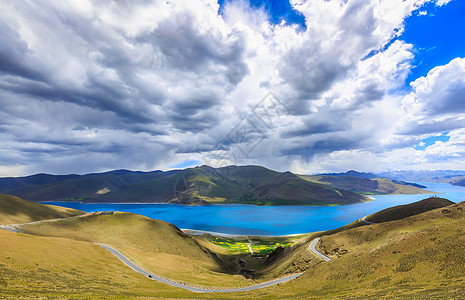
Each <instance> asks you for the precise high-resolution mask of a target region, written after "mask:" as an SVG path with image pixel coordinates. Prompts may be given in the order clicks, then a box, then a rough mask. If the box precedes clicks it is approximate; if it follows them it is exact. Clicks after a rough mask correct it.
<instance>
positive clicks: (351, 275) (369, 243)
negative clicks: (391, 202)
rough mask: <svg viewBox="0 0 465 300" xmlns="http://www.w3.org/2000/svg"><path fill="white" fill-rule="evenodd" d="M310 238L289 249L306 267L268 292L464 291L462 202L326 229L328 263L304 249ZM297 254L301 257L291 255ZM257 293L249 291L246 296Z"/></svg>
mask: <svg viewBox="0 0 465 300" xmlns="http://www.w3.org/2000/svg"><path fill="white" fill-rule="evenodd" d="M315 236H316V235H315ZM312 239H313V237H310V239H309V240H308V243H306V244H304V245H302V246H301V247H300V248H298V251H294V252H291V253H290V255H292V256H294V264H300V265H301V266H306V267H309V268H308V269H307V271H306V272H305V274H304V275H302V276H301V277H299V278H298V279H296V280H294V281H292V282H289V283H288V284H286V285H283V286H282V287H281V288H279V289H278V288H271V289H269V290H268V291H267V293H266V296H267V297H272V296H278V295H279V296H280V297H284V298H287V297H289V298H291V297H296V298H309V299H312V298H356V299H357V298H368V299H371V298H376V297H385V298H391V299H392V298H396V297H400V298H414V297H416V299H430V298H433V297H436V298H447V299H453V298H455V299H462V298H463V297H464V296H465V203H463V202H462V203H460V204H454V205H451V206H447V207H443V208H439V209H435V210H432V211H429V212H426V213H423V214H419V215H415V216H411V217H408V218H406V219H402V220H398V221H392V222H387V223H380V224H376V225H370V226H360V227H357V228H353V229H350V230H346V231H343V232H339V233H336V234H333V235H325V236H323V237H322V238H321V242H320V245H319V248H320V251H321V252H323V253H325V254H326V255H328V256H329V257H331V258H333V260H332V261H330V262H328V263H321V260H319V259H318V258H316V257H315V256H314V255H313V254H312V255H310V256H306V255H305V251H307V253H308V250H307V248H308V244H309V242H310V240H312ZM288 258H289V257H285V259H288ZM299 258H300V259H301V261H298V260H295V259H299ZM305 264H306V265H305ZM280 266H281V267H282V265H277V266H273V267H280ZM259 295H260V294H259V293H257V292H252V293H251V294H250V295H249V297H256V296H259ZM262 295H263V294H262Z"/></svg>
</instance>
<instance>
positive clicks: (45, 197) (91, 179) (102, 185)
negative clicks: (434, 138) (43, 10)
mask: <svg viewBox="0 0 465 300" xmlns="http://www.w3.org/2000/svg"><path fill="white" fill-rule="evenodd" d="M0 191H2V192H4V193H8V194H11V195H15V196H18V197H21V198H24V199H28V200H31V201H38V202H43V201H83V202H112V203H119V202H145V203H173V204H188V205H204V204H219V203H223V204H234V203H242V204H256V205H341V204H352V203H360V202H364V201H369V199H368V198H366V197H365V196H363V195H361V194H358V193H355V192H352V191H347V190H344V189H340V188H337V187H332V186H330V185H327V184H323V183H319V182H311V181H308V180H305V179H304V178H302V177H300V176H298V175H295V174H293V173H291V172H283V173H281V172H276V171H272V170H269V169H267V168H264V167H260V166H229V167H223V168H212V167H209V166H200V167H195V168H187V169H183V170H173V171H168V172H163V171H154V172H132V171H127V170H118V171H112V172H106V173H96V174H88V175H66V176H57V177H54V176H53V175H45V174H39V175H34V176H29V177H24V178H0Z"/></svg>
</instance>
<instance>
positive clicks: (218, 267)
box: [21, 213, 250, 286]
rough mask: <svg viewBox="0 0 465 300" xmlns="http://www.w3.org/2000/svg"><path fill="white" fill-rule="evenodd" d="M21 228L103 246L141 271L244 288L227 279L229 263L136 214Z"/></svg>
mask: <svg viewBox="0 0 465 300" xmlns="http://www.w3.org/2000/svg"><path fill="white" fill-rule="evenodd" d="M21 229H22V230H24V231H25V232H27V233H31V234H35V235H43V236H56V237H65V238H69V239H73V240H81V241H88V242H97V243H101V244H108V245H110V246H112V247H114V248H116V249H118V250H120V251H121V252H122V253H123V254H125V255H126V256H127V257H129V258H130V259H132V260H133V261H134V262H135V263H137V264H138V265H140V266H142V267H144V268H146V269H147V270H149V271H152V272H153V273H155V274H158V275H162V276H165V277H168V278H171V279H175V280H179V281H184V282H188V283H192V284H194V283H195V284H203V285H210V286H211V285H217V286H218V285H219V286H237V285H247V284H250V282H248V281H247V280H246V279H244V277H242V276H240V275H232V274H234V272H235V271H236V270H235V269H234V268H235V265H234V264H233V263H232V262H230V261H228V260H227V259H225V260H221V257H220V258H217V256H216V255H215V254H213V253H212V252H211V251H209V249H207V248H206V247H204V246H202V245H201V244H200V243H199V242H198V240H197V239H196V238H194V237H191V236H189V235H186V234H184V233H182V232H181V231H180V230H179V229H178V228H177V227H175V226H174V225H172V224H169V223H166V222H163V221H159V220H152V219H149V218H146V217H143V216H140V215H136V214H131V213H116V214H114V215H108V216H102V215H96V216H86V217H81V218H78V219H69V220H61V221H58V222H48V223H42V224H35V225H26V226H23V227H22V228H21ZM228 273H229V274H228ZM230 274H231V275H230Z"/></svg>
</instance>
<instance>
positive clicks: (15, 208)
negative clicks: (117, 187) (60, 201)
mask: <svg viewBox="0 0 465 300" xmlns="http://www.w3.org/2000/svg"><path fill="white" fill-rule="evenodd" d="M84 213H85V212H83V211H80V210H76V209H72V208H66V207H60V206H54V205H42V204H39V203H35V202H30V201H26V200H23V199H21V198H18V197H14V196H10V195H4V194H0V225H2V224H17V223H26V222H33V221H39V220H47V219H56V218H66V217H72V216H78V215H82V214H84Z"/></svg>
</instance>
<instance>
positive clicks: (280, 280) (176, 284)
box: [97, 244, 303, 293]
mask: <svg viewBox="0 0 465 300" xmlns="http://www.w3.org/2000/svg"><path fill="white" fill-rule="evenodd" d="M97 245H99V246H100V247H103V248H105V249H106V250H108V251H110V252H111V253H112V254H113V255H114V256H116V257H117V258H118V259H119V260H121V261H122V262H123V263H124V264H125V265H127V266H128V267H130V268H131V269H133V270H134V271H136V272H138V273H140V274H142V275H144V276H146V277H148V278H150V279H153V280H156V281H158V282H161V283H166V284H169V285H171V286H174V287H178V288H182V289H185V290H189V291H191V292H196V293H231V292H247V291H253V290H257V289H261V288H265V287H268V286H272V285H275V284H278V283H283V282H287V281H289V280H292V279H295V278H297V277H299V276H300V275H302V274H303V273H298V274H292V275H289V276H286V277H282V278H278V279H274V280H271V281H267V282H262V283H259V284H256V285H252V286H246V287H240V288H206V287H198V286H192V285H187V284H185V283H181V282H176V281H173V280H171V279H168V278H164V277H161V276H158V275H155V274H152V273H149V272H147V271H145V270H143V269H142V268H140V267H139V266H137V265H136V264H134V263H133V262H132V261H130V260H129V259H128V258H127V257H126V256H124V255H123V254H121V253H120V252H119V251H118V250H116V249H114V248H112V247H110V246H107V245H102V244H97Z"/></svg>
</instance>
